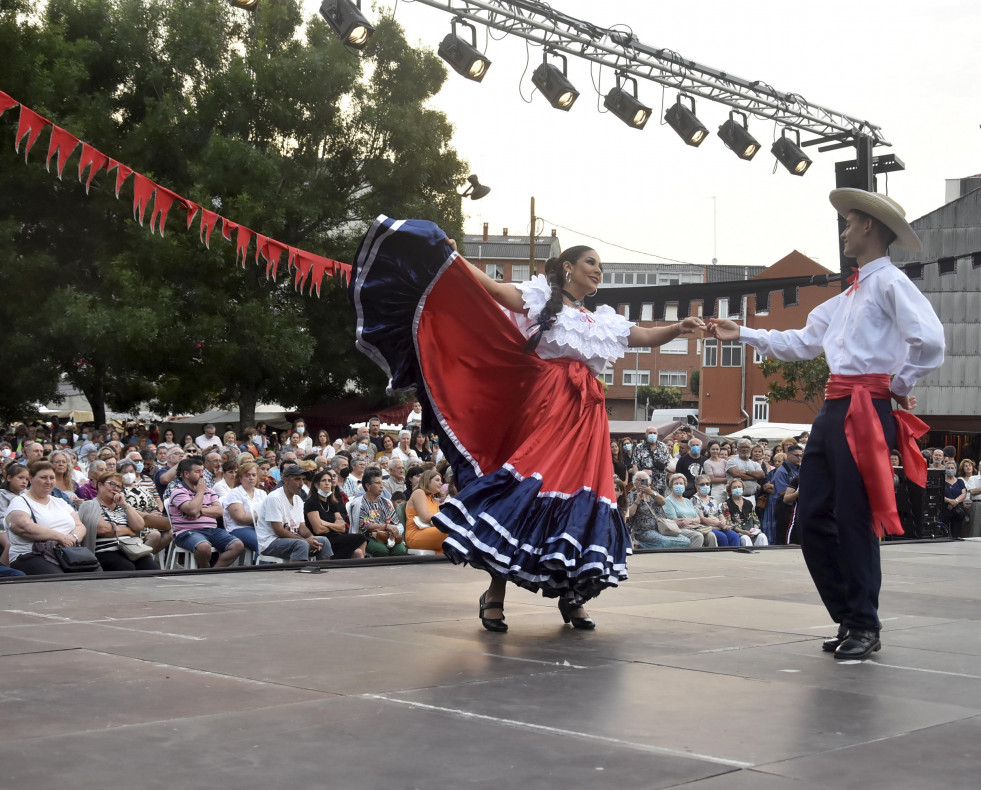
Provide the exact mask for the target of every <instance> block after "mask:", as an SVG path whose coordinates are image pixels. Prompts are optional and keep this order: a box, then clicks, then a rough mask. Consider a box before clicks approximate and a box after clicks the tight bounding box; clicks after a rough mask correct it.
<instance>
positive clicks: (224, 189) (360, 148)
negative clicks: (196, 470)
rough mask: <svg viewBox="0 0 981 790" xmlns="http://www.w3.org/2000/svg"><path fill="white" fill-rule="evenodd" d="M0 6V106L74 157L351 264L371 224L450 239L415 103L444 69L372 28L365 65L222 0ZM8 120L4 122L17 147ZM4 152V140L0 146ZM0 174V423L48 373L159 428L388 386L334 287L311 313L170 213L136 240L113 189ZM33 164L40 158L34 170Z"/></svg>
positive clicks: (458, 167)
mask: <svg viewBox="0 0 981 790" xmlns="http://www.w3.org/2000/svg"><path fill="white" fill-rule="evenodd" d="M33 6H34V4H33V3H31V2H28V0H0V49H2V51H3V52H4V58H3V59H2V60H0V89H2V90H4V91H6V92H7V93H9V94H10V95H12V96H13V97H14V98H16V99H18V100H20V101H23V102H24V103H25V104H26V105H27V106H29V107H31V108H32V109H35V110H36V111H38V112H40V113H41V114H42V115H44V116H45V117H47V118H50V119H52V120H53V121H54V122H55V123H57V124H58V125H59V126H62V127H64V128H66V129H68V130H69V131H71V132H72V133H74V134H75V135H77V136H78V137H80V138H81V139H83V140H85V141H87V142H90V143H91V144H93V145H94V146H95V147H96V148H98V149H99V150H101V151H103V152H105V153H107V154H109V155H110V156H111V157H113V158H114V159H117V160H119V161H121V162H124V163H125V164H127V165H129V166H131V167H133V168H134V169H136V170H137V171H139V172H142V173H144V174H146V175H147V176H149V177H150V178H152V179H154V180H155V181H157V182H158V183H160V184H163V185H165V186H167V187H168V188H170V189H172V190H174V191H175V192H177V193H178V194H181V195H184V196H186V197H189V198H190V199H192V200H194V201H196V202H198V203H200V204H201V205H203V206H205V207H207V208H212V209H214V210H217V211H218V212H219V213H221V214H222V215H224V216H227V217H229V218H231V219H233V220H234V221H236V222H239V223H241V224H243V225H245V226H247V227H249V228H252V229H254V230H256V231H257V232H260V233H262V234H263V235H266V236H268V237H271V238H274V239H277V240H279V241H282V242H284V243H286V244H289V245H292V246H295V247H299V248H301V249H307V250H310V251H312V252H316V253H319V254H322V255H326V256H327V257H331V258H335V259H338V260H347V261H350V260H351V259H352V257H353V254H354V251H355V248H356V246H357V241H358V239H359V237H360V236H361V234H362V233H363V232H364V230H365V228H366V226H367V224H368V223H369V222H370V221H371V220H373V219H374V217H375V216H376V215H377V214H379V213H385V214H389V215H391V216H412V217H419V218H423V219H431V220H433V221H436V222H438V223H439V224H440V225H441V226H442V227H444V228H445V229H446V230H447V232H448V233H450V234H451V235H454V234H457V233H459V232H460V230H461V225H462V214H461V205H460V199H459V197H458V196H457V195H456V191H455V187H454V185H455V184H456V183H457V182H459V181H460V180H462V177H463V175H464V174H465V172H466V168H465V165H464V163H463V162H462V161H461V160H460V159H459V158H458V156H457V154H456V152H455V151H454V150H453V148H452V147H451V145H450V138H451V134H452V127H451V126H450V124H449V122H448V121H447V119H446V117H445V116H444V115H443V114H441V113H439V112H437V111H434V110H432V109H430V108H428V107H427V101H428V99H429V98H430V97H431V96H433V95H434V94H435V93H436V92H437V91H438V90H439V89H440V87H441V86H442V83H443V81H444V80H445V78H446V70H445V68H444V66H443V65H442V62H441V61H440V60H439V59H438V58H437V57H436V56H435V55H434V54H433V53H432V52H431V51H422V50H416V49H413V48H412V47H410V46H409V45H408V44H407V42H406V40H405V36H404V33H403V31H402V29H401V28H400V26H399V25H398V24H397V23H396V22H395V21H394V19H392V18H383V19H381V20H379V22H378V24H377V26H376V32H375V35H374V36H373V37H372V40H371V43H370V44H369V47H368V49H367V51H366V53H365V54H364V56H357V55H353V54H352V53H351V52H349V51H347V50H346V49H344V48H343V47H342V46H341V44H340V42H339V41H338V40H337V38H336V36H334V34H333V33H332V32H331V31H330V29H329V28H328V27H327V25H326V24H325V23H324V22H323V21H322V20H321V19H320V18H319V17H314V18H312V19H309V20H306V21H304V20H303V19H302V16H301V13H300V9H299V3H298V1H297V0H280V1H279V2H275V3H262V4H260V5H259V7H258V10H257V11H255V12H253V13H245V12H242V11H240V10H237V9H233V8H231V7H230V6H229V4H228V3H227V2H225V0H49V2H48V3H47V4H46V5H45V6H43V7H42V8H41V9H40V10H36V9H34V8H33ZM16 114H17V111H16V110H15V111H11V112H8V113H7V114H6V115H5V116H4V118H3V119H2V121H0V137H3V136H5V135H9V137H12V136H13V130H14V129H15V128H16ZM9 137H6V138H4V139H9ZM46 143H47V137H46V135H43V136H42V137H41V139H40V140H39V141H38V144H37V146H36V148H35V151H34V154H33V159H32V161H31V163H30V164H29V165H28V166H26V167H25V166H24V164H23V163H19V162H18V161H17V159H16V158H15V157H14V156H13V155H12V154H6V155H4V158H5V159H6V161H5V162H3V161H0V242H5V245H4V246H5V253H6V254H5V256H4V258H3V259H0V288H3V292H4V293H5V295H8V296H10V295H15V298H8V299H6V300H4V301H5V302H6V303H5V304H3V305H2V306H0V320H2V321H3V322H4V324H5V325H6V326H17V327H20V328H21V329H22V330H23V331H22V332H21V336H20V337H18V338H17V342H16V343H7V342H5V343H4V344H3V348H4V351H3V354H4V367H5V368H6V369H8V370H9V369H11V368H10V366H11V365H13V366H15V369H17V370H18V371H21V373H22V374H21V375H18V376H17V377H16V380H14V381H11V380H10V377H9V376H8V377H6V378H7V381H6V382H5V383H4V384H2V385H0V411H2V412H3V414H4V415H5V416H6V415H14V414H16V413H17V412H18V411H19V412H20V413H23V409H24V408H26V405H27V404H29V403H30V402H32V401H39V400H40V401H44V400H47V399H49V398H50V397H51V395H52V393H53V391H54V389H55V386H56V384H57V381H58V379H59V377H60V376H62V375H63V376H65V377H66V378H67V379H68V380H69V381H70V382H71V383H73V384H75V385H76V386H77V387H79V388H80V390H81V391H82V392H83V393H84V394H85V395H86V397H87V398H88V399H89V401H90V403H91V404H92V406H93V411H94V412H95V413H96V419H100V416H101V413H104V407H105V405H106V404H108V405H109V406H110V407H112V408H116V409H119V410H128V409H132V408H133V407H134V405H135V404H137V403H139V402H141V401H144V400H150V401H151V402H153V403H154V404H155V405H156V406H157V407H158V408H160V409H162V410H174V411H184V410H195V409H199V408H205V407H207V406H211V405H227V404H232V403H238V404H239V405H240V407H241V409H242V412H243V414H242V418H243V420H246V421H247V420H248V419H249V416H248V415H250V413H251V412H253V411H254V407H255V404H256V402H257V401H278V402H280V403H283V404H284V405H286V406H293V407H300V408H302V407H304V406H308V405H311V404H313V403H316V402H321V401H323V400H325V399H328V398H332V397H336V396H338V395H340V394H343V393H345V392H350V391H352V390H354V391H355V392H357V393H358V394H362V395H366V396H368V397H375V398H377V397H379V396H380V395H381V393H382V392H383V388H384V384H385V381H384V379H383V377H382V376H381V374H380V372H379V371H378V370H377V369H375V368H374V367H373V366H372V365H371V364H370V363H369V361H368V360H367V359H366V358H364V357H362V355H360V354H359V353H357V352H356V351H355V349H354V343H353V338H354V316H353V311H352V308H351V307H350V305H349V304H348V301H347V299H346V294H345V291H344V288H343V287H342V285H341V284H339V283H338V282H332V281H325V282H324V285H323V288H322V294H323V296H322V298H321V299H319V300H317V299H316V298H310V297H307V296H300V295H298V294H297V293H296V292H295V291H294V290H293V285H292V278H290V277H288V276H286V272H285V270H284V269H285V261H283V262H281V267H280V268H281V271H280V280H279V282H278V283H272V282H271V281H268V280H266V279H265V271H264V269H260V268H258V267H255V266H254V265H253V264H252V263H251V258H253V257H254V247H253V249H252V250H250V263H249V264H248V265H247V266H246V267H245V269H241V268H237V267H235V264H234V259H235V253H234V247H233V246H232V245H229V244H227V243H225V242H223V241H221V240H220V239H219V235H220V229H216V231H215V233H214V236H213V239H212V245H211V249H210V250H208V249H206V248H204V247H203V246H202V245H201V243H200V242H199V240H198V234H197V232H196V226H195V228H194V229H193V230H192V231H191V232H185V231H184V230H183V228H182V227H181V225H182V221H183V219H184V217H183V213H182V212H181V211H179V210H177V209H176V207H175V209H174V210H172V211H171V216H170V219H169V221H168V228H167V236H166V238H160V237H159V236H153V235H151V234H150V233H149V231H148V229H146V228H142V227H140V226H139V225H138V224H137V223H135V222H134V220H133V218H132V216H131V215H130V213H129V199H130V195H131V192H129V187H124V188H123V192H122V194H121V200H120V201H118V202H117V201H116V199H115V197H114V194H113V192H114V186H115V179H114V174H110V175H106V174H105V173H103V174H100V175H99V176H97V177H96V180H95V182H94V183H93V188H92V194H91V195H89V196H86V195H85V194H84V188H83V187H82V186H81V185H80V184H78V183H77V181H76V180H75V179H74V178H72V177H71V174H72V170H73V167H74V166H75V165H76V163H77V159H76V157H77V155H78V154H77V153H76V155H75V157H73V158H72V161H71V162H69V165H68V167H67V168H66V175H68V176H69V177H67V178H66V179H65V181H63V182H61V181H57V180H55V179H54V178H52V176H51V175H50V174H48V173H46V172H45V171H44V169H43V168H41V167H40V166H39V164H38V161H39V159H40V158H41V157H42V156H43V150H44V147H45V145H46ZM39 151H41V152H42V153H39Z"/></svg>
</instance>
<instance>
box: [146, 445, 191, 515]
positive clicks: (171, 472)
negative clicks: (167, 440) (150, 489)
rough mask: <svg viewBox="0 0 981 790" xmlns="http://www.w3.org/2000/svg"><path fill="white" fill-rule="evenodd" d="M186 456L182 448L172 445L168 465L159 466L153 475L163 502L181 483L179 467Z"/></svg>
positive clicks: (158, 494) (168, 454)
mask: <svg viewBox="0 0 981 790" xmlns="http://www.w3.org/2000/svg"><path fill="white" fill-rule="evenodd" d="M184 457H185V455H184V450H183V449H182V448H180V447H171V448H170V449H169V450H168V451H167V463H166V465H164V466H161V467H158V469H157V472H156V474H155V475H154V476H153V485H154V486H155V487H156V489H157V496H158V497H160V501H161V502H163V501H164V500H166V499H167V497H169V496H170V494H171V492H172V491H173V490H174V489H175V488H176V487H177V485H178V484H179V483H180V479H179V478H178V477H177V467H178V466H179V465H180V462H181V461H183V460H184Z"/></svg>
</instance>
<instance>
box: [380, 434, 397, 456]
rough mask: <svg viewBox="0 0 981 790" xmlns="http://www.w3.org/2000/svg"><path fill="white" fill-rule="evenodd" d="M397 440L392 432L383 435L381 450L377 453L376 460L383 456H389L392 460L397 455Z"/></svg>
mask: <svg viewBox="0 0 981 790" xmlns="http://www.w3.org/2000/svg"><path fill="white" fill-rule="evenodd" d="M394 452H395V440H394V439H393V438H392V436H391V434H388V433H386V434H385V435H384V436H382V437H381V450H379V451H378V452H377V453H375V460H376V461H378V460H380V459H382V458H387V459H388V460H389V461H391V460H392V459H393V458H394V457H395V456H394Z"/></svg>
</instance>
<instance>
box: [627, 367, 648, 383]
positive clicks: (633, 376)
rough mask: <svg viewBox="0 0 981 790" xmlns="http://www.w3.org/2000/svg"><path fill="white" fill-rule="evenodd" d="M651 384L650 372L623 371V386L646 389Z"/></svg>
mask: <svg viewBox="0 0 981 790" xmlns="http://www.w3.org/2000/svg"><path fill="white" fill-rule="evenodd" d="M650 383H651V372H650V371H649V370H625V371H623V386H624V387H633V386H634V385H637V386H638V387H646V386H647V385H648V384H650Z"/></svg>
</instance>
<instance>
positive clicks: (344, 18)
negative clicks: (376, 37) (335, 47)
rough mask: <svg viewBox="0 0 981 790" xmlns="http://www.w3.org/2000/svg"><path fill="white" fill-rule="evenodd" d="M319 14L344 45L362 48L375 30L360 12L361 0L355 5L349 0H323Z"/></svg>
mask: <svg viewBox="0 0 981 790" xmlns="http://www.w3.org/2000/svg"><path fill="white" fill-rule="evenodd" d="M320 15H321V16H322V17H323V18H324V20H326V22H327V24H328V25H330V27H331V29H332V30H333V31H334V32H335V33H336V34H337V37H338V38H339V39H340V40H341V41H343V42H344V46H346V47H353V48H354V49H363V48H364V46H365V45H366V44H367V43H368V39H369V38H371V34H372V33H374V32H375V29H374V28H373V27H372V26H371V24H370V23H369V22H368V20H367V19H365V17H364V14H362V13H361V0H358V2H357V5H355V4H354V3H352V2H351V0H324V1H323V2H322V3H321V4H320Z"/></svg>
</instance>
